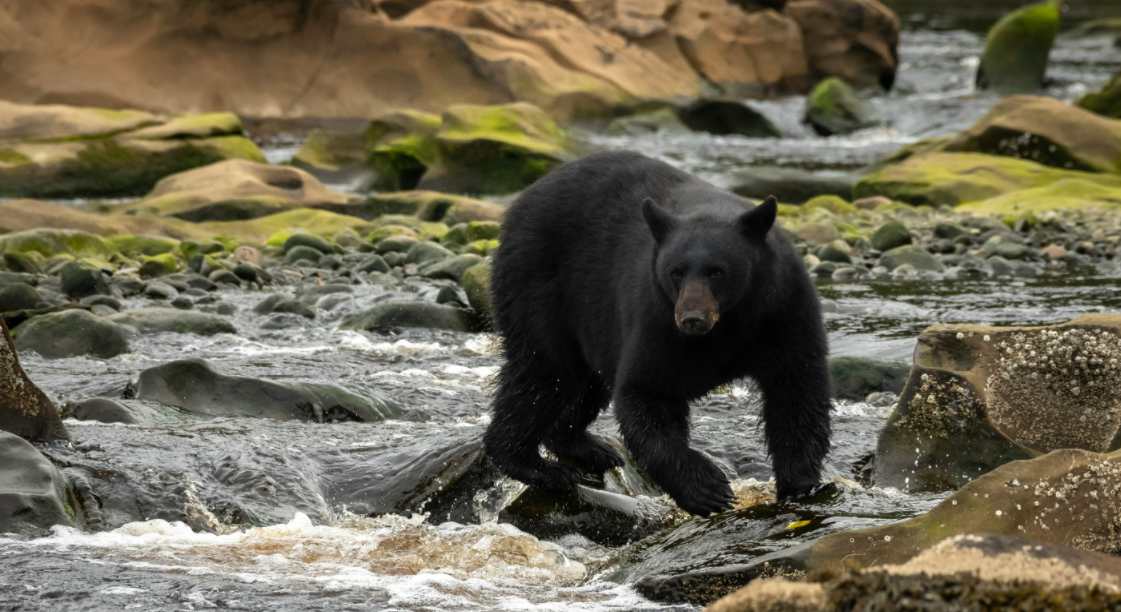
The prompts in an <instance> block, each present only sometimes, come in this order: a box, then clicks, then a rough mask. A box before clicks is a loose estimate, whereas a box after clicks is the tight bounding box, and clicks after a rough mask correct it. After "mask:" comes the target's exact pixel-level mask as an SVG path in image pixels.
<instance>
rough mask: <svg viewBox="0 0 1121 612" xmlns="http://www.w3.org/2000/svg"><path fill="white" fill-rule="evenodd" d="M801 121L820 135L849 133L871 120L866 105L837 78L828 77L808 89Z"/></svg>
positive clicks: (872, 121) (846, 84)
mask: <svg viewBox="0 0 1121 612" xmlns="http://www.w3.org/2000/svg"><path fill="white" fill-rule="evenodd" d="M804 120H805V122H806V123H808V124H809V125H810V127H812V128H813V129H814V131H815V132H817V133H818V134H820V135H822V136H831V135H839V134H850V133H852V132H855V131H857V130H859V129H861V128H865V127H868V126H870V125H872V124H874V123H875V121H874V120H873V119H872V115H871V111H870V110H869V109H868V107H867V105H866V104H865V103H864V102H863V101H862V100H861V99H860V97H859V96H857V95H856V92H855V91H853V89H852V88H851V87H849V85H848V83H845V82H844V81H842V80H841V79H839V78H837V77H829V78H827V79H825V80H823V81H821V82H820V83H818V84H817V85H816V86H814V88H813V90H812V91H810V95H809V96H808V97H807V98H806V112H805V115H804Z"/></svg>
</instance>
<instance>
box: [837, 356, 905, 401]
mask: <svg viewBox="0 0 1121 612" xmlns="http://www.w3.org/2000/svg"><path fill="white" fill-rule="evenodd" d="M908 371H909V368H908V367H907V366H906V365H904V364H898V363H888V362H884V361H876V360H874V359H865V358H863V357H834V358H833V359H830V360H829V378H830V381H831V382H832V385H833V397H836V398H840V399H848V400H856V401H861V400H863V399H864V398H865V397H867V396H868V394H870V393H873V392H878V391H891V392H894V393H898V392H899V391H901V390H902V389H903V383H904V382H906V380H907V374H908Z"/></svg>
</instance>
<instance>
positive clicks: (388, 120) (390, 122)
mask: <svg viewBox="0 0 1121 612" xmlns="http://www.w3.org/2000/svg"><path fill="white" fill-rule="evenodd" d="M440 121H441V120H440V117H439V116H437V115H433V114H430V113H424V112H420V111H415V110H395V111H391V112H389V113H386V114H384V115H382V116H380V117H377V118H375V119H374V120H373V121H371V122H370V125H369V127H368V128H367V129H366V134H365V139H366V143H367V147H368V148H369V151H370V152H369V156H368V160H369V164H370V167H371V168H373V170H374V172H376V173H377V178H376V179H375V181H374V187H375V188H377V189H383V190H388V191H397V190H402V189H413V188H415V187H416V186H417V184H419V183H420V180H421V177H423V176H424V174H425V173H426V172H427V171H428V169H429V168H430V167H432V166H433V165H434V164H435V163H436V157H437V150H436V148H437V147H436V140H435V135H436V132H437V131H438V130H439V129H440Z"/></svg>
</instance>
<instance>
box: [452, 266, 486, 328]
mask: <svg viewBox="0 0 1121 612" xmlns="http://www.w3.org/2000/svg"><path fill="white" fill-rule="evenodd" d="M490 276H491V267H490V262H489V261H483V262H481V263H479V264H476V265H474V266H471V267H470V268H467V269H466V270H464V271H463V274H462V275H461V276H460V278H459V283H460V285H462V286H463V292H464V293H466V294H467V303H468V304H470V305H471V308H472V309H473V310H474V311H475V312H476V313H478V314H479V316H480V317H483V318H485V319H486V320H488V321H490V320H492V319H493V318H494V301H493V299H492V298H491V293H490Z"/></svg>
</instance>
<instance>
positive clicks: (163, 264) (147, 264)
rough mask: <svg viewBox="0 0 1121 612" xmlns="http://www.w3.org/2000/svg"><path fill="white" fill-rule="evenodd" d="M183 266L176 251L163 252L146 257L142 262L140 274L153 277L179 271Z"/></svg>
mask: <svg viewBox="0 0 1121 612" xmlns="http://www.w3.org/2000/svg"><path fill="white" fill-rule="evenodd" d="M180 267H181V263H180V261H179V259H178V258H177V257H176V256H175V254H174V253H162V254H160V255H151V256H148V257H144V258H143V259H142V260H141V264H140V276H142V277H144V278H151V277H154V276H164V275H167V274H173V273H175V272H178V271H179V269H180Z"/></svg>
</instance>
